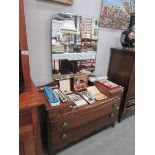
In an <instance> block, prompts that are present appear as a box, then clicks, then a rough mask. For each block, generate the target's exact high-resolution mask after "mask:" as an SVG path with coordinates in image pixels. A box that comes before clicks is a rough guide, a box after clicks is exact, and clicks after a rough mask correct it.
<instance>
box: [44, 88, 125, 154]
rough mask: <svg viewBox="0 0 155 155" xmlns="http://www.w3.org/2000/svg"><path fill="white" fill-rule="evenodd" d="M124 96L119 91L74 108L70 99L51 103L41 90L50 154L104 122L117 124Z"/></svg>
mask: <svg viewBox="0 0 155 155" xmlns="http://www.w3.org/2000/svg"><path fill="white" fill-rule="evenodd" d="M122 91H123V88H122ZM122 91H121V92H122ZM121 96H122V93H120V94H119V95H118V94H116V96H114V97H111V98H108V99H105V100H101V101H96V102H95V103H94V104H91V105H90V104H88V105H85V106H81V107H76V108H75V107H73V103H72V102H70V101H67V102H66V103H61V104H60V105H59V106H56V107H51V106H50V104H49V103H48V101H47V100H46V98H45V96H44V94H43V93H42V97H43V100H44V102H45V107H46V116H47V132H48V136H47V138H48V152H49V154H50V155H53V154H54V153H55V152H58V151H60V150H61V149H63V148H64V147H66V146H68V145H69V144H71V143H73V142H76V141H78V140H80V139H81V138H83V137H85V136H88V135H90V134H91V133H93V132H95V131H97V130H99V129H102V128H103V127H104V126H107V125H112V126H114V125H115V122H116V120H117V116H118V111H119V106H120V101H121Z"/></svg>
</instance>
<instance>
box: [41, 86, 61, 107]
mask: <svg viewBox="0 0 155 155" xmlns="http://www.w3.org/2000/svg"><path fill="white" fill-rule="evenodd" d="M44 94H45V96H46V98H47V100H48V102H49V103H50V105H52V106H57V105H59V104H60V100H59V99H58V97H57V96H56V94H55V93H54V92H53V89H52V88H51V87H49V86H46V87H45V88H44Z"/></svg>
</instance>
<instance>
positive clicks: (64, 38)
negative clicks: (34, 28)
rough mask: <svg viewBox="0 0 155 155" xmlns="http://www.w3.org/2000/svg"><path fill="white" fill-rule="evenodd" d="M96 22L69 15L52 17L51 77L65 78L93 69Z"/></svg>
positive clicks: (95, 46)
mask: <svg viewBox="0 0 155 155" xmlns="http://www.w3.org/2000/svg"><path fill="white" fill-rule="evenodd" d="M97 35H98V21H97V20H96V19H94V18H91V17H82V16H79V15H73V14H69V13H57V14H54V15H53V18H52V22H51V38H52V39H51V40H52V41H51V44H52V45H51V47H52V73H53V78H54V79H55V80H56V79H61V78H69V77H72V76H74V75H75V74H77V73H86V74H91V73H92V72H93V71H94V69H95V59H96V51H97Z"/></svg>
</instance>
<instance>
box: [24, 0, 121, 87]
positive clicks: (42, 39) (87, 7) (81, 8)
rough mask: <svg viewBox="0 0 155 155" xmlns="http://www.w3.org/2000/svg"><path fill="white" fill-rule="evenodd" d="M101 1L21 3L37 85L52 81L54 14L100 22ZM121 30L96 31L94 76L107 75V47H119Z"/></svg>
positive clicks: (31, 63) (25, 0) (37, 0)
mask: <svg viewBox="0 0 155 155" xmlns="http://www.w3.org/2000/svg"><path fill="white" fill-rule="evenodd" d="M101 3H102V0H74V4H73V5H71V6H68V5H63V4H60V3H55V2H52V1H51V0H24V5H25V20H26V28H27V38H28V48H29V57H30V72H31V78H32V80H33V81H34V83H35V84H36V85H37V86H38V85H42V84H46V83H48V82H51V81H52V73H51V53H50V52H51V51H50V20H51V17H52V14H53V13H54V12H69V13H74V14H79V15H83V16H92V17H96V18H98V19H99V16H100V10H101ZM121 32H122V31H121V30H116V29H108V28H103V27H100V28H99V41H98V50H97V58H96V68H95V73H96V74H97V75H106V74H107V69H108V63H109V56H110V47H120V46H121V45H120V35H121Z"/></svg>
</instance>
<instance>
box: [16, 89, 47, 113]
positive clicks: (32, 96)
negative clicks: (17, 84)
mask: <svg viewBox="0 0 155 155" xmlns="http://www.w3.org/2000/svg"><path fill="white" fill-rule="evenodd" d="M42 104H44V101H43V100H42V97H41V96H40V94H39V92H38V90H37V88H36V87H35V86H32V88H31V89H29V90H26V91H24V92H23V93H21V94H20V95H19V109H20V110H22V109H25V108H32V107H34V106H40V105H42Z"/></svg>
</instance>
